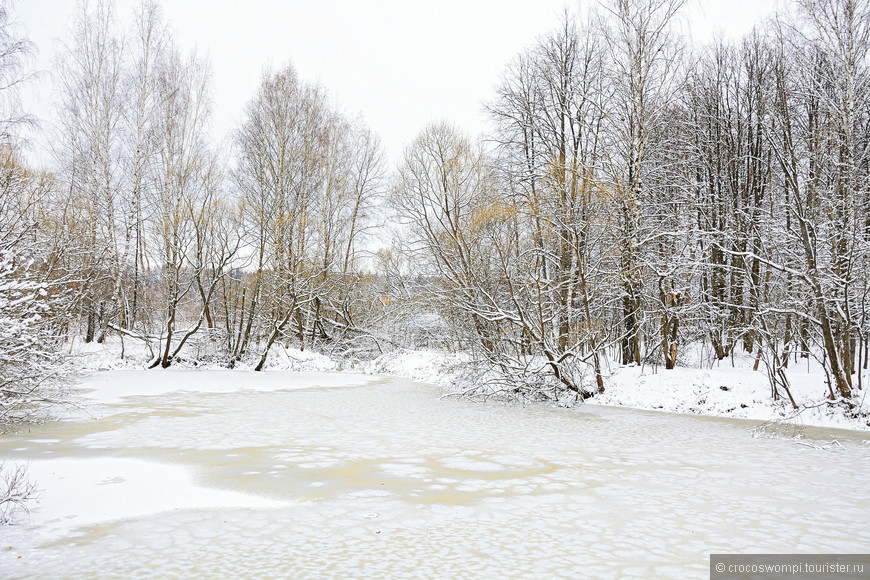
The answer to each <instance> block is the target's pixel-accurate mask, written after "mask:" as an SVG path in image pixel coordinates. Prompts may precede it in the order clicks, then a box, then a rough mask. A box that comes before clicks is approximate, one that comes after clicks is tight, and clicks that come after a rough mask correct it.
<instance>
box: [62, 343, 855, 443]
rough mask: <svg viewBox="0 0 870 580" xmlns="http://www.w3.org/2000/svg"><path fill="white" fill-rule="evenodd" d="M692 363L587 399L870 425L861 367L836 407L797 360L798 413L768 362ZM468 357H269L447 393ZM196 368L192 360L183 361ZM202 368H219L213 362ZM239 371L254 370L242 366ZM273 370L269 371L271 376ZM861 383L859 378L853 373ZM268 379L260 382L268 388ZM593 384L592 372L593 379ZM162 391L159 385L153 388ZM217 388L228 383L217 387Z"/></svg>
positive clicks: (292, 352) (89, 355) (100, 359)
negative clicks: (777, 387) (776, 387)
mask: <svg viewBox="0 0 870 580" xmlns="http://www.w3.org/2000/svg"><path fill="white" fill-rule="evenodd" d="M127 352H128V356H127V358H126V359H125V360H121V359H120V358H119V356H118V355H119V348H118V345H117V344H116V343H113V344H108V345H98V344H90V345H84V344H76V345H75V349H74V353H75V357H74V361H73V364H75V365H77V367H78V368H80V369H82V370H84V371H86V372H88V371H100V370H111V369H123V368H126V369H140V368H142V366H143V364H144V361H145V360H147V353H145V352H144V351H143V350H141V348H140V349H139V350H138V351H137V350H135V349H131V347H130V346H129V345H128V348H127ZM689 361H690V366H680V367H678V368H676V369H673V370H665V369H664V368H662V367H651V366H642V367H639V366H619V365H605V369H604V375H605V392H604V393H603V394H600V395H597V396H595V397H594V398H592V399H590V400H588V401H587V404H592V405H606V406H614V407H628V408H634V409H647V410H653V411H664V412H671V413H687V414H692V415H708V416H715V417H732V418H739V419H752V420H757V421H762V422H771V423H773V424H776V425H780V424H784V425H788V426H794V427H801V426H804V425H806V426H815V427H829V428H841V429H856V430H870V400H867V401H865V396H864V395H865V393H866V391H867V388H870V375H868V374H867V371H864V373H865V374H864V376H863V377H862V378H863V383H864V385H865V389H864V390H857V389H856V393H857V395H856V397H855V401H856V402H857V406H856V408H855V409H847V408H846V407H844V406H843V405H831V404H829V402H828V399H827V398H826V393H827V387H826V384H825V375H824V371H823V369H822V368H821V367H820V365H819V363H818V362H817V361H815V360H813V359H809V360H808V359H799V360H798V361H796V362H795V361H793V362H792V365H791V366H790V368H789V369H788V370H787V371H786V373H787V376H788V378H789V381H790V388H791V393H792V396H793V397H794V399H795V401H796V402H797V403H798V405H799V408H798V409H797V410H795V409H794V408H793V407H792V406H791V404H790V403H789V402H788V400H787V398H786V397H785V393H782V398H780V399H779V400H778V401H774V400H773V398H772V396H771V391H770V385H769V382H768V379H767V374H766V373H765V372H764V367H763V365H762V366H760V368H759V370H757V371H754V370H752V367H753V365H754V363H755V361H754V359H753V358H752V357H751V356H747V355H736V356H734V357H731V358H727V359H725V360H722V361H712V360H710V359H709V357H706V358H705V356H704V354H703V353H698V352H694V353H690V356H689ZM468 362H469V357H468V356H467V355H463V354H446V353H443V352H438V351H428V350H413V351H412V350H398V351H393V352H389V353H386V354H384V355H382V356H380V357H378V358H376V359H375V360H373V361H369V362H367V363H358V364H356V365H351V364H350V363H346V362H344V361H340V360H338V361H337V360H333V359H330V358H329V357H327V356H325V355H323V354H320V353H317V352H312V351H310V350H306V351H300V350H299V349H294V348H284V347H283V346H280V345H278V346H276V347H275V348H273V349H272V352H271V353H270V355H269V359H268V365H267V369H269V370H274V371H278V370H292V371H301V372H324V371H341V372H349V373H366V374H374V375H385V376H396V377H402V378H408V379H411V380H414V381H418V382H425V383H432V384H436V385H439V386H441V387H442V388H444V389H445V390H446V391H447V392H464V391H466V390H467V389H468V388H469V387H471V386H473V385H471V384H469V381H470V380H473V379H471V378H470V373H468V372H467V367H465V366H464V365H467V364H468ZM184 366H185V368H191V367H190V365H184ZM197 368H210V369H214V370H219V369H220V367H218V366H216V365H198V367H197ZM239 370H240V371H241V372H250V368H247V367H244V366H241V367H239ZM266 374H267V375H268V373H266ZM855 382H856V383H857V375H856V377H855ZM268 385H269V380H268V378H265V379H264V380H263V381H262V386H261V387H253V386H252V387H248V388H263V389H267V388H269V386H268ZM589 386H590V388H591V377H590V385H589ZM153 388H155V389H159V386H158V385H155V386H153ZM214 388H216V389H218V388H225V387H219V386H217V385H216V386H215V387H214Z"/></svg>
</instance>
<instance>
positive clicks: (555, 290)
mask: <svg viewBox="0 0 870 580" xmlns="http://www.w3.org/2000/svg"><path fill="white" fill-rule="evenodd" d="M682 8H683V2H682V0H614V1H613V2H607V3H605V5H604V6H603V7H602V9H601V10H600V11H599V13H597V14H591V15H589V16H586V17H583V18H577V17H573V16H570V15H566V16H565V17H564V18H563V19H562V20H561V22H560V25H559V26H558V27H557V28H556V29H555V30H554V31H553V32H552V33H551V34H549V35H547V36H546V37H544V38H541V39H540V40H539V41H538V42H537V43H536V44H535V45H534V46H531V47H530V48H528V49H527V50H525V51H524V52H523V53H521V54H520V55H518V56H517V57H516V58H515V59H514V60H513V61H511V62H510V64H509V65H508V66H507V68H506V69H505V71H504V73H503V75H502V81H501V83H500V85H499V86H498V96H497V97H496V98H495V99H494V100H493V101H492V102H491V103H489V105H488V112H489V115H490V117H491V119H492V121H493V126H494V130H493V132H492V134H490V135H488V136H487V140H486V141H484V142H482V144H475V143H474V142H472V140H470V139H469V138H468V137H467V136H465V135H463V134H462V133H461V132H460V131H458V130H457V129H454V128H452V127H449V126H446V125H443V124H438V125H432V126H430V127H428V128H427V129H426V130H424V131H423V132H422V133H421V134H420V136H419V137H418V138H417V140H416V141H415V142H414V143H412V144H411V145H410V146H409V147H408V149H407V150H406V152H405V158H404V161H403V163H402V166H401V169H400V172H399V175H398V178H397V181H396V185H395V187H394V189H393V192H392V197H391V199H392V202H393V204H394V206H395V207H396V208H397V211H398V212H399V213H400V214H401V215H402V216H403V217H404V219H405V221H406V224H407V227H408V231H409V232H410V237H409V250H410V251H413V252H415V255H417V256H420V257H421V258H422V259H425V260H426V261H427V262H426V263H427V264H428V267H429V269H430V271H431V272H432V273H434V274H436V275H437V278H438V280H439V283H440V291H439V293H438V299H439V301H438V304H439V306H440V307H441V309H442V311H443V312H446V313H450V316H451V318H452V319H456V320H461V321H462V323H463V328H464V329H465V333H466V336H467V338H468V344H469V345H473V347H474V348H475V350H476V351H477V352H478V353H479V354H480V355H481V357H484V358H486V359H487V360H489V361H490V362H491V363H492V367H493V369H494V370H495V371H496V372H498V373H499V374H500V376H502V377H503V382H505V383H507V384H509V385H513V387H514V389H515V390H517V391H525V392H528V391H530V390H531V391H537V392H540V393H545V392H547V389H551V388H553V387H554V386H555V387H557V388H561V389H567V390H569V391H574V392H576V393H578V394H580V395H582V396H583V397H588V396H592V395H594V393H595V392H596V391H600V390H601V389H602V388H603V382H602V378H601V372H602V371H601V365H602V359H603V358H604V357H605V356H606V357H608V358H609V360H613V359H616V361H617V362H620V363H622V364H644V363H654V364H661V365H663V366H664V367H665V368H667V369H671V368H674V366H676V365H677V364H679V362H680V359H681V356H682V355H683V353H684V351H685V347H686V345H699V344H704V345H707V346H708V348H709V349H710V350H711V351H712V352H714V353H715V356H716V357H717V358H719V359H723V358H725V357H728V356H729V355H730V354H732V353H734V352H735V350H738V349H739V350H742V351H745V352H748V353H753V355H754V356H755V357H756V368H758V367H759V366H760V365H762V364H763V366H764V368H765V369H766V370H767V372H768V375H769V377H770V381H771V386H772V393H773V396H774V397H780V396H783V397H788V398H789V400H790V401H791V403H792V404H794V405H796V403H795V401H794V400H793V399H792V398H791V394H790V392H789V384H788V380H787V376H786V374H785V373H784V368H785V367H787V365H788V364H789V360H790V359H792V358H793V357H796V356H804V357H806V356H810V355H816V356H818V357H819V358H821V359H823V363H824V368H825V370H826V372H827V375H828V389H829V396H830V397H831V398H832V399H834V398H837V399H849V398H850V397H851V396H852V395H853V393H854V391H855V389H856V388H860V387H861V386H862V385H861V384H860V380H861V379H860V377H861V374H860V372H858V371H859V369H860V367H863V368H865V369H866V368H867V359H868V357H867V354H868V340H867V339H868V334H867V333H868V330H870V319H868V300H867V298H868V291H870V269H868V257H870V256H868V241H870V191H868V145H870V98H868V97H870V87H868V81H870V76H868V60H867V57H868V49H870V42H868V40H870V38H868V35H870V10H868V4H867V2H864V1H858V0H799V1H798V2H795V3H793V4H792V6H790V8H791V9H792V10H793V14H791V15H786V16H782V17H780V18H779V19H778V20H775V21H772V22H770V23H767V24H766V25H764V26H759V27H758V28H756V29H755V30H754V31H753V32H752V33H751V34H749V35H748V36H747V37H746V38H744V39H743V40H742V41H740V42H738V43H735V44H728V43H725V42H721V41H720V42H714V43H713V44H711V45H709V46H706V47H703V48H700V49H693V48H692V47H690V46H687V45H686V44H685V42H684V40H683V39H682V38H681V37H680V36H679V34H678V33H677V25H678V24H679V18H680V10H681V9H682Z"/></svg>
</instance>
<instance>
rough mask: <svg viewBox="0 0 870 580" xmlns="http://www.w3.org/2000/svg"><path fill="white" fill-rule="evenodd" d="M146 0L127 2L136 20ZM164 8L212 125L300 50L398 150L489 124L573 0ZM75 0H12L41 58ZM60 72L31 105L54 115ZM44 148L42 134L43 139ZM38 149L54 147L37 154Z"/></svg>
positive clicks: (705, 14) (708, 16) (698, 31)
mask: <svg viewBox="0 0 870 580" xmlns="http://www.w3.org/2000/svg"><path fill="white" fill-rule="evenodd" d="M138 3H139V2H138V0H120V1H118V2H117V14H118V16H119V19H120V20H122V21H123V22H124V24H125V25H126V24H128V23H129V22H130V21H131V17H132V13H133V9H134V7H135V6H136V5H138ZM163 4H164V15H165V18H166V20H167V21H168V22H169V24H170V25H171V27H172V29H173V30H174V31H175V33H176V38H177V39H178V40H179V42H180V43H181V45H182V46H183V47H184V48H187V49H193V48H196V49H197V51H198V52H199V53H200V54H205V55H208V57H209V58H210V60H211V64H212V70H213V94H214V119H213V129H212V132H213V135H214V136H215V138H217V139H222V138H224V137H225V136H227V135H228V134H229V132H230V131H231V130H232V128H233V127H235V126H236V124H237V123H239V121H240V120H241V118H242V114H243V110H244V106H245V104H246V103H247V101H248V100H249V99H250V98H251V96H252V95H253V94H254V91H255V90H256V88H257V84H258V82H259V80H260V76H261V73H262V71H263V68H264V66H265V65H267V64H270V63H271V64H272V65H274V66H275V67H280V66H283V65H284V64H286V63H287V62H292V63H293V65H294V66H295V67H296V69H297V70H298V71H299V73H300V75H301V76H302V77H303V78H304V79H306V80H311V81H318V82H320V83H321V84H322V85H323V86H325V87H326V88H327V89H328V90H329V91H330V93H331V94H332V95H333V97H334V100H335V101H337V102H338V104H339V105H340V106H341V107H342V108H343V109H344V110H345V111H346V112H347V113H349V114H360V115H362V117H363V118H364V119H365V121H366V122H367V124H368V125H369V126H370V127H371V128H372V129H374V130H375V131H376V132H377V133H378V134H380V136H381V139H382V140H383V143H384V145H385V147H386V149H387V152H388V154H389V157H390V159H391V161H393V162H395V161H396V160H398V158H399V156H400V155H401V151H402V147H403V145H404V144H406V143H408V142H410V141H411V140H412V139H413V138H414V136H415V135H416V134H417V133H418V132H419V131H420V129H422V128H423V127H424V126H425V125H426V124H427V123H428V122H430V121H432V120H435V119H446V120H449V121H451V122H453V123H455V124H457V125H459V126H460V127H463V128H464V129H465V130H466V131H468V132H469V133H471V134H475V133H478V132H480V131H482V130H483V129H484V127H485V119H484V116H483V114H482V104H483V103H484V102H486V101H487V100H488V99H489V98H490V96H491V95H492V89H493V87H494V85H495V84H496V82H497V80H498V77H499V74H500V73H501V71H502V70H503V68H504V66H505V65H506V64H507V62H508V61H509V60H510V59H511V58H512V57H513V56H514V55H516V54H517V53H518V52H520V51H521V50H522V49H523V48H525V47H526V46H529V45H530V44H531V43H532V42H533V41H534V40H535V38H537V37H538V36H540V35H542V34H544V33H546V32H547V31H548V30H550V29H551V28H552V27H554V26H555V25H556V24H557V21H558V18H559V14H560V13H561V11H562V10H563V8H564V7H565V6H566V5H567V6H568V7H569V8H571V9H576V8H577V7H578V4H577V3H576V2H570V1H569V2H565V0H437V1H431V2H430V1H410V0H379V1H374V0H372V1H369V0H247V1H245V2H241V1H236V0H171V1H166V2H164V3H163ZM76 5H77V2H74V1H72V0H14V4H13V6H14V7H13V11H12V12H13V17H14V18H15V19H17V20H18V21H19V22H20V24H21V30H22V32H24V33H25V34H26V35H27V36H28V37H29V38H30V39H31V40H32V41H34V42H35V43H36V44H37V47H38V49H39V53H38V56H37V59H36V62H35V63H34V64H35V66H37V67H38V68H40V69H44V70H50V69H51V63H52V60H53V58H54V56H55V53H56V50H57V48H58V45H59V42H60V41H62V40H65V39H67V29H68V27H69V25H70V23H71V22H72V18H73V16H72V15H73V12H74V11H75V9H76ZM776 5H778V0H703V1H696V2H694V3H690V4H689V5H688V7H687V8H688V10H687V11H686V19H687V22H688V23H689V28H690V30H691V34H692V36H693V37H694V38H695V39H696V40H697V39H709V38H711V37H712V35H713V34H722V35H724V36H725V37H726V38H739V37H740V36H741V35H742V34H743V33H745V32H747V31H748V30H750V29H751V28H752V26H753V25H754V24H755V23H757V22H760V21H761V20H763V19H764V18H765V17H766V16H768V15H769V14H771V13H772V12H773V10H774V7H775V6H776ZM51 87H52V85H51V77H50V75H45V76H44V77H43V79H42V80H41V81H40V82H39V83H38V85H37V86H36V87H33V88H32V89H31V90H28V91H27V92H26V93H25V95H24V99H25V106H26V107H28V108H29V110H31V111H33V112H35V113H36V114H37V115H38V116H40V117H43V118H47V119H46V121H45V122H44V125H48V124H50V111H51V101H52V99H53V98H54V95H53V94H52V88H51ZM34 147H35V148H37V149H38V148H39V144H38V140H37V142H36V143H35V145H34ZM36 157H37V158H44V157H43V156H41V155H39V154H37V155H36Z"/></svg>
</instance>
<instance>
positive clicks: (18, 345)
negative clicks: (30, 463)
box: [0, 250, 56, 431]
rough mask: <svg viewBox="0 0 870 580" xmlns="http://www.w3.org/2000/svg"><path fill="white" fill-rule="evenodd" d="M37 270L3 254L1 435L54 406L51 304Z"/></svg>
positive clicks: (17, 257)
mask: <svg viewBox="0 0 870 580" xmlns="http://www.w3.org/2000/svg"><path fill="white" fill-rule="evenodd" d="M33 269H34V261H33V260H32V259H28V258H26V257H24V256H22V255H21V254H17V253H16V252H14V251H12V250H0V431H2V430H5V428H8V426H9V425H11V424H12V423H16V422H21V421H26V420H30V419H33V418H36V417H38V416H39V411H40V408H41V407H42V406H43V404H45V403H51V402H53V396H52V394H51V389H50V388H49V385H50V383H51V377H52V372H51V369H52V367H53V364H54V362H55V361H56V341H55V340H54V339H53V338H52V336H51V332H50V330H51V329H50V315H51V299H50V297H49V292H48V288H47V284H46V283H45V282H42V281H40V280H39V277H38V276H37V275H36V274H35V273H34V272H33V271H32V270H33Z"/></svg>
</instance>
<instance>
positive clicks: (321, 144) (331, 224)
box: [52, 2, 384, 370]
mask: <svg viewBox="0 0 870 580" xmlns="http://www.w3.org/2000/svg"><path fill="white" fill-rule="evenodd" d="M56 81H57V83H58V87H59V92H60V95H61V96H60V110H59V111H58V118H59V120H60V127H59V128H58V132H57V136H56V138H55V139H54V140H53V155H54V159H55V160H56V170H57V172H56V174H55V179H56V181H57V187H56V189H55V191H56V193H57V196H58V197H57V200H56V201H57V202H58V206H57V207H56V208H55V213H58V212H60V213H61V214H62V220H61V223H60V225H59V227H61V228H63V230H64V232H63V234H64V240H65V241H64V243H63V244H62V246H63V247H64V248H67V251H65V252H64V255H63V256H62V258H61V259H60V261H61V262H62V264H61V265H60V268H62V269H63V270H64V271H65V272H70V273H73V272H75V273H76V275H77V277H78V279H80V280H81V288H80V289H79V291H78V295H77V297H76V300H75V302H74V304H72V305H71V309H70V310H69V311H68V318H67V321H68V323H69V325H70V327H69V328H68V329H67V334H69V335H75V334H77V333H79V332H80V333H82V334H83V336H84V341H85V342H91V341H95V340H96V341H103V340H104V338H105V337H106V336H107V335H108V334H112V335H118V336H120V337H121V338H122V339H127V340H129V339H136V340H140V341H144V342H145V343H146V344H147V345H148V347H149V349H150V352H151V355H152V360H151V362H150V365H151V366H162V367H167V366H170V365H171V364H172V363H173V361H175V360H177V359H178V357H179V356H181V353H182V352H183V350H184V348H185V347H186V346H190V344H189V341H195V342H197V343H198V344H200V345H202V344H203V343H207V344H206V346H207V348H206V354H207V355H208V356H211V357H212V358H213V359H214V361H216V362H222V363H225V364H227V365H229V366H233V365H234V364H235V363H236V362H237V361H240V360H243V359H251V360H252V361H253V364H254V365H255V367H256V368H257V369H258V370H259V369H261V368H262V367H263V365H264V363H265V360H266V355H267V353H268V351H269V348H270V347H271V346H272V345H273V343H274V342H275V341H276V340H278V339H279V338H280V339H287V338H289V337H292V338H293V339H294V340H296V341H298V342H300V343H302V344H303V345H304V344H305V343H306V341H308V340H316V339H318V338H321V337H322V338H326V337H333V335H334V336H335V337H346V336H347V334H348V333H349V332H352V331H353V330H354V329H355V327H356V322H355V316H356V315H357V311H358V310H359V308H358V303H359V302H361V301H362V302H365V301H366V300H368V299H369V297H368V296H367V295H366V296H363V295H362V291H361V287H362V286H363V285H365V284H366V283H368V284H370V283H371V281H370V280H368V281H367V280H365V276H364V275H363V274H362V273H361V269H360V260H359V252H360V241H361V240H362V239H363V236H365V235H366V234H367V232H368V230H369V229H370V228H371V226H372V223H373V222H372V219H371V218H372V216H371V215H370V214H371V211H372V205H373V202H374V200H375V198H376V196H377V195H378V193H379V191H380V190H381V189H382V182H383V179H384V169H383V156H382V152H381V147H380V144H379V141H378V139H377V137H376V136H375V135H374V134H373V133H371V132H370V131H369V130H368V129H367V128H365V127H364V126H363V125H362V124H361V123H360V122H358V121H356V120H353V119H349V118H347V117H346V116H345V115H343V114H342V113H341V112H340V111H339V110H338V109H337V107H336V106H335V105H333V104H332V103H331V102H330V101H329V99H328V96H327V94H326V93H325V91H324V90H323V89H321V88H320V87H318V86H315V85H312V84H309V83H306V82H304V81H303V80H301V79H299V78H298V76H297V74H296V72H295V71H294V69H293V68H292V67H290V66H288V67H286V68H284V69H282V70H278V71H267V72H265V73H264V74H263V77H262V81H261V85H260V88H259V89H258V91H257V93H256V94H255V95H254V96H253V98H252V99H251V101H250V103H249V104H248V106H247V109H246V110H245V113H244V117H243V120H242V121H241V123H240V125H239V127H238V128H237V130H236V131H235V132H234V134H233V135H232V142H231V144H230V145H229V147H225V148H220V147H217V146H215V144H214V143H213V142H212V140H211V139H210V137H209V121H210V112H211V111H210V110H211V104H212V99H211V95H210V92H209V91H210V82H209V64H208V62H206V61H205V60H203V59H201V58H199V57H198V56H197V55H196V54H189V55H185V54H183V53H182V52H181V50H180V49H179V48H178V47H177V45H176V43H175V41H174V39H173V35H172V33H171V31H170V30H169V29H168V28H167V26H166V24H165V23H164V22H163V20H162V19H161V14H160V9H159V5H158V4H157V3H153V2H145V3H143V4H142V5H141V6H140V9H139V10H138V12H137V13H136V15H135V19H134V22H133V23H132V25H131V26H130V27H129V29H125V28H123V27H122V26H121V25H120V24H119V23H118V22H117V20H116V17H115V15H114V13H113V12H112V5H111V3H109V2H100V3H97V4H95V5H92V6H88V5H84V6H83V7H82V8H81V10H80V12H79V14H78V16H77V19H76V21H75V25H74V28H73V30H72V35H71V42H70V44H69V45H68V46H67V47H66V48H65V50H64V51H63V53H62V55H61V57H60V60H59V63H58V67H57V70H56ZM52 260H56V258H55V257H54V256H52ZM199 350H202V349H199Z"/></svg>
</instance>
